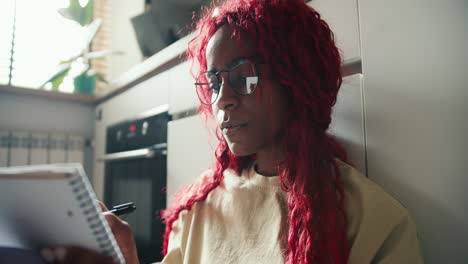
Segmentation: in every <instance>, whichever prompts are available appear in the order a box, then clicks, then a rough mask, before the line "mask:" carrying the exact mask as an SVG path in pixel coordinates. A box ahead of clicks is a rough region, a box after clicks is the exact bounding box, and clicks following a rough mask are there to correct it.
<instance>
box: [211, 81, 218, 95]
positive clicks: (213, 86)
mask: <svg viewBox="0 0 468 264" xmlns="http://www.w3.org/2000/svg"><path fill="white" fill-rule="evenodd" d="M219 90H220V87H219V84H218V83H210V92H212V93H219Z"/></svg>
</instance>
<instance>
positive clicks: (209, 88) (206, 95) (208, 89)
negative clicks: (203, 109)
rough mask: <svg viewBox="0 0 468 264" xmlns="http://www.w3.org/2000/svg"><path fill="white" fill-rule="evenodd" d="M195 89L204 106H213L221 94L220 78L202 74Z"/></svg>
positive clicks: (210, 74)
mask: <svg viewBox="0 0 468 264" xmlns="http://www.w3.org/2000/svg"><path fill="white" fill-rule="evenodd" d="M195 88H196V90H197V95H198V98H199V99H200V101H201V103H202V104H212V103H214V101H216V98H217V97H218V93H219V82H218V78H217V77H216V75H215V74H213V73H211V72H206V73H202V74H200V76H199V77H198V78H197V82H196V83H195Z"/></svg>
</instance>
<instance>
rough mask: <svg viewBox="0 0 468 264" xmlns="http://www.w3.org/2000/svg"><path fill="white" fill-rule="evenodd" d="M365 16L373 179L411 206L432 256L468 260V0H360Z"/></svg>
mask: <svg viewBox="0 0 468 264" xmlns="http://www.w3.org/2000/svg"><path fill="white" fill-rule="evenodd" d="M359 14H360V25H361V39H362V43H361V45H362V58H363V61H362V66H363V68H362V71H363V76H364V78H363V87H364V90H363V91H364V98H365V113H366V140H367V162H368V163H367V165H368V177H369V178H370V179H372V180H373V181H375V182H377V183H378V184H379V185H381V186H382V187H383V188H384V189H385V190H386V191H387V192H389V193H390V194H392V195H393V196H394V197H395V198H396V199H397V200H399V201H400V202H401V203H402V204H403V205H404V206H405V207H406V208H408V210H409V212H410V213H411V215H412V216H413V218H414V220H415V222H416V227H417V230H418V237H419V240H420V242H421V246H422V253H423V255H424V259H425V263H428V264H431V263H434V264H435V263H467V260H468V251H467V250H466V249H467V247H468V228H467V224H466V222H467V219H468V210H467V209H468V206H467V204H466V201H468V192H467V191H466V186H468V177H467V172H468V167H467V164H468V163H467V150H468V145H467V141H466V136H467V135H468V131H467V128H468V127H467V120H468V119H467V116H468V107H467V106H468V104H467V98H468V92H467V91H468V89H467V83H468V82H467V68H468V67H467V61H468V53H467V52H466V47H468V31H467V30H466V25H468V16H467V14H468V4H467V2H466V1H465V0H459V1H422V0H419V1H404V0H395V1H386V0H359ZM463 208H465V209H463Z"/></svg>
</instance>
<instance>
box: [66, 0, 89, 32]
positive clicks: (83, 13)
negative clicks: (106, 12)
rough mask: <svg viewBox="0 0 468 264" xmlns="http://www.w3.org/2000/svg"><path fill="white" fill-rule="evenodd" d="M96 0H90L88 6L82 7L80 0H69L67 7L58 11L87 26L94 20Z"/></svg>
mask: <svg viewBox="0 0 468 264" xmlns="http://www.w3.org/2000/svg"><path fill="white" fill-rule="evenodd" d="M93 2H94V1H93V0H89V1H88V3H87V4H86V6H84V7H81V6H80V2H79V1H78V0H69V6H68V7H67V8H61V9H59V10H58V12H59V13H60V14H61V15H62V16H63V17H65V18H68V19H71V20H74V21H76V22H78V23H79V24H80V25H82V26H85V25H88V24H89V23H91V22H92V21H93V9H94V3H93Z"/></svg>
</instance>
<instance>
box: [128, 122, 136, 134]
mask: <svg viewBox="0 0 468 264" xmlns="http://www.w3.org/2000/svg"><path fill="white" fill-rule="evenodd" d="M135 130H136V125H135V124H131V125H130V127H129V128H128V131H130V132H132V133H133V132H135Z"/></svg>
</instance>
